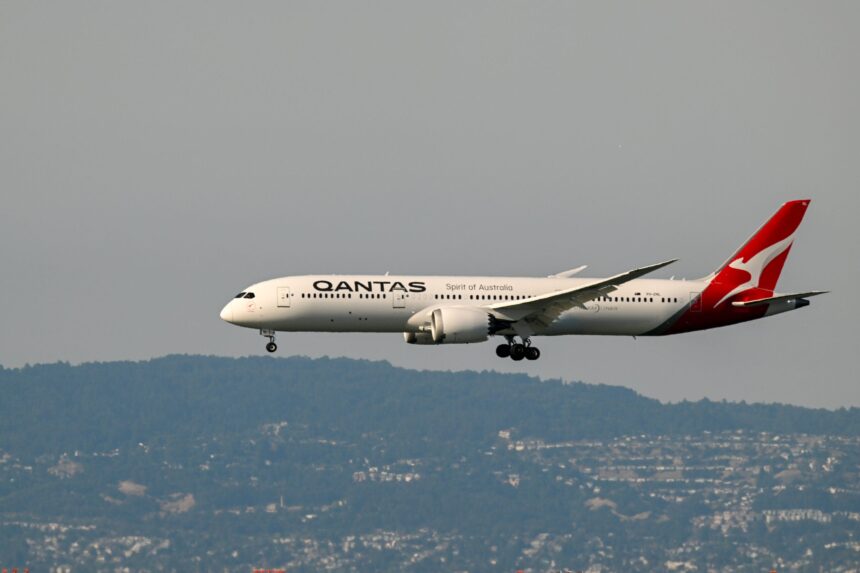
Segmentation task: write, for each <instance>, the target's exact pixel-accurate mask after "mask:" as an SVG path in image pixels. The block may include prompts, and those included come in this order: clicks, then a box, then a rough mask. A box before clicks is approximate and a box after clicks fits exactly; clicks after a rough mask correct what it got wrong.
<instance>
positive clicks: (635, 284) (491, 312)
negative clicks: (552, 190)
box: [221, 199, 828, 361]
mask: <svg viewBox="0 0 860 573" xmlns="http://www.w3.org/2000/svg"><path fill="white" fill-rule="evenodd" d="M809 203H810V200H809V199H801V200H795V201H789V202H787V203H785V204H783V205H782V206H781V207H780V208H779V209H778V210H777V212H776V213H775V214H774V215H773V216H772V217H771V218H770V219H768V221H767V222H766V223H765V224H764V225H763V226H762V227H761V228H760V229H759V230H758V231H756V232H755V233H754V234H753V235H752V237H750V238H749V240H747V242H746V243H744V244H743V245H742V246H741V247H740V248H739V249H738V250H737V251H736V252H735V253H734V254H733V255H732V256H731V257H729V258H728V259H727V260H726V261H725V262H724V263H723V264H722V265H721V266H720V267H719V268H718V269H717V270H715V271H714V272H712V273H711V274H709V275H708V276H706V277H703V278H701V279H698V280H675V279H674V278H672V279H651V278H649V279H643V278H640V277H643V276H644V275H646V274H648V273H651V272H653V271H656V270H658V269H661V268H663V267H665V266H666V265H669V264H671V263H673V262H675V261H676V260H677V259H671V260H668V261H664V262H660V263H656V264H653V265H648V266H644V267H640V268H637V269H633V270H630V271H627V272H624V273H620V274H617V275H614V276H611V277H609V278H581V277H579V273H580V272H581V271H583V270H584V269H585V268H586V267H585V266H581V267H578V268H575V269H571V270H569V271H565V272H561V273H558V274H554V275H550V276H548V277H491V276H389V275H388V274H385V275H307V276H288V277H283V278H277V279H272V280H266V281H263V282H259V283H255V284H253V285H251V286H249V287H248V288H246V289H244V290H242V292H240V293H239V294H237V295H236V296H235V297H234V298H233V299H232V300H231V301H230V302H228V303H227V304H226V306H224V308H223V310H222V311H221V318H222V319H223V320H225V321H227V322H229V323H231V324H235V325H238V326H243V327H247V328H253V329H257V330H259V331H260V334H261V335H263V336H264V337H266V338H268V339H269V342H268V344H266V350H268V351H269V352H275V350H277V345H276V344H275V332H402V333H403V338H404V340H405V341H406V342H407V343H410V344H421V345H436V344H469V343H476V342H484V341H486V340H488V339H489V338H490V337H491V336H499V337H502V338H503V339H504V340H505V342H504V343H502V344H499V345H498V346H497V347H496V355H497V356H499V357H500V358H511V359H513V360H516V361H519V360H523V359H526V360H537V359H538V358H540V350H539V349H538V348H537V347H536V346H534V345H533V344H532V338H533V337H535V336H559V335H564V334H596V335H617V336H634V337H636V336H661V335H669V334H679V333H683V332H691V331H696V330H704V329H708V328H716V327H720V326H728V325H731V324H737V323H740V322H746V321H749V320H755V319H759V318H764V317H767V316H772V315H775V314H780V313H783V312H787V311H790V310H795V309H798V308H803V307H805V306H808V305H809V300H807V299H809V298H810V297H812V296H816V295H819V294H824V293H826V292H828V291H815V290H812V291H805V292H794V293H789V294H783V293H778V292H775V290H774V289H775V288H776V283H777V280H778V279H779V275H780V272H781V271H782V268H783V265H784V264H785V261H786V258H787V257H788V253H789V251H790V250H791V246H792V244H793V243H794V236H795V232H796V231H797V228H798V226H799V225H800V222H801V220H802V219H803V216H804V214H805V213H806V209H807V207H808V206H809Z"/></svg>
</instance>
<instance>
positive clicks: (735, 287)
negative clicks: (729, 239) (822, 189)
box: [706, 199, 810, 307]
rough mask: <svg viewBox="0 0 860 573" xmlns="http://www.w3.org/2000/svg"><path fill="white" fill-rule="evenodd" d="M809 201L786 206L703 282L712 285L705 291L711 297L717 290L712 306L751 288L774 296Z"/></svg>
mask: <svg viewBox="0 0 860 573" xmlns="http://www.w3.org/2000/svg"><path fill="white" fill-rule="evenodd" d="M809 202H810V201H809V199H799V200H796V201H789V202H788V203H785V204H784V205H783V206H782V207H780V208H779V210H778V211H777V212H776V213H775V214H774V215H773V217H771V218H770V219H768V221H767V222H766V223H765V224H764V225H763V226H762V227H761V228H760V229H759V230H758V231H756V232H755V234H753V236H752V237H750V238H749V240H748V241H747V242H746V243H744V244H743V246H741V248H740V249H738V250H737V252H736V253H735V254H734V255H732V256H731V257H730V258H729V259H728V260H727V261H726V262H725V263H723V265H722V266H721V267H720V268H719V269H717V270H716V271H715V272H714V273H713V274H712V275H711V276H709V277H708V278H707V279H706V280H707V281H708V282H710V283H711V284H710V285H709V288H708V290H711V291H712V293H713V294H717V293H715V292H714V291H718V295H719V296H718V298H717V299H716V300H717V302H716V304H715V305H714V306H715V307H716V306H719V305H720V304H722V303H724V302H725V301H726V300H728V299H730V298H732V297H733V296H735V295H737V294H740V293H742V292H745V291H748V290H752V289H755V292H756V293H762V292H770V293H773V291H774V289H775V288H776V283H777V281H778V280H779V274H780V273H781V272H782V267H783V265H785V260H786V259H787V258H788V253H789V251H790V250H791V245H792V244H793V243H794V234H795V232H796V231H797V228H798V227H799V226H800V222H801V221H802V220H803V215H804V214H805V213H806V208H807V207H808V206H809Z"/></svg>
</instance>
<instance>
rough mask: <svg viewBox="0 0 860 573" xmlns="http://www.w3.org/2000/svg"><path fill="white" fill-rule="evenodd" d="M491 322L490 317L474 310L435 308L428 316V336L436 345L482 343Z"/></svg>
mask: <svg viewBox="0 0 860 573" xmlns="http://www.w3.org/2000/svg"><path fill="white" fill-rule="evenodd" d="M491 321H492V317H491V315H489V314H487V313H486V311H483V310H479V309H476V308H437V309H436V310H434V311H433V314H431V315H430V335H431V338H432V339H433V342H435V343H436V344H466V343H469V342H483V341H485V340H487V338H489V336H490V327H491Z"/></svg>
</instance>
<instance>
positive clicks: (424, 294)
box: [221, 275, 788, 336]
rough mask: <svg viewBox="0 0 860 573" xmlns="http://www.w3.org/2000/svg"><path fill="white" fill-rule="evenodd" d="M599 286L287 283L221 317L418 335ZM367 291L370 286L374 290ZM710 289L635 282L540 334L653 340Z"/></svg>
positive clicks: (573, 281) (506, 281)
mask: <svg viewBox="0 0 860 573" xmlns="http://www.w3.org/2000/svg"><path fill="white" fill-rule="evenodd" d="M595 280H597V279H589V278H578V277H577V278H535V277H466V276H450V277H444V276H388V275H385V276H379V275H361V276H358V275H356V276H340V275H311V276H293V277H283V278H279V279H273V280H268V281H264V282H260V283H257V284H254V285H252V286H250V287H248V288H247V289H246V290H245V291H243V292H253V293H254V295H255V298H253V299H245V298H235V299H233V300H232V301H230V302H229V303H228V304H227V306H226V307H224V310H223V311H222V314H221V318H223V319H225V320H227V321H229V322H232V323H233V324H236V325H239V326H246V327H249V328H258V329H264V330H266V329H268V330H276V331H283V332H380V333H382V332H414V333H419V332H422V330H421V328H422V326H423V325H424V324H425V322H426V321H427V320H429V319H428V316H429V315H430V313H432V311H433V310H434V309H436V308H443V307H469V308H474V309H481V310H484V311H486V312H492V309H491V308H490V305H492V304H494V303H499V302H506V301H513V300H528V299H529V298H531V297H534V296H537V295H541V294H545V293H548V292H555V291H561V290H565V289H570V288H573V287H576V286H580V285H586V284H589V283H591V282H594V281H595ZM356 285H358V286H357V287H356ZM365 285H370V287H371V290H369V291H368V290H367V289H366V288H365ZM392 285H396V286H395V288H398V287H399V286H400V285H402V286H403V288H405V289H406V290H399V288H398V290H388V289H390V288H391V286H392ZM410 285H412V286H410ZM418 285H420V286H418ZM338 286H340V290H337V287H338ZM705 286H706V284H705V283H703V282H701V281H684V280H665V279H664V280H661V279H638V280H634V281H631V282H629V283H626V284H624V285H623V286H621V287H620V288H619V289H618V290H616V291H613V292H612V293H610V294H609V295H607V296H606V297H602V298H601V299H598V300H593V301H589V302H586V303H585V304H584V306H585V308H579V307H575V308H572V309H570V310H567V311H565V312H563V313H562V314H561V315H560V316H559V317H558V319H556V320H555V321H554V322H553V323H551V324H550V325H548V326H546V327H536V329H535V330H534V333H533V334H534V335H538V336H544V335H550V336H551V335H562V334H607V335H627V336H642V335H647V334H649V333H652V332H653V331H655V329H657V328H659V327H660V325H661V324H663V323H665V322H666V321H668V320H670V319H671V318H672V317H673V316H674V315H675V314H677V313H678V312H680V311H683V310H684V309H685V308H688V307H690V306H691V304H692V303H693V302H694V301H695V300H696V298H697V297H698V296H699V295H700V294H701V292H702V291H703V290H704V288H705ZM351 289H356V290H351ZM410 289H411V290H410ZM422 289H423V290H422ZM279 293H280V296H279ZM516 297H520V298H516ZM786 310H788V308H786ZM501 333H502V332H500V333H499V334H501Z"/></svg>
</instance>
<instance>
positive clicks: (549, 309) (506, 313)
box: [486, 259, 678, 328]
mask: <svg viewBox="0 0 860 573" xmlns="http://www.w3.org/2000/svg"><path fill="white" fill-rule="evenodd" d="M677 260H678V259H672V260H670V261H664V262H662V263H657V264H656V265H649V266H647V267H641V268H638V269H633V270H632V271H627V272H626V273H621V274H619V275H615V276H613V277H609V278H608V279H600V280H597V281H594V282H592V283H588V284H585V285H580V286H578V287H574V288H570V289H565V290H559V291H555V292H549V293H546V294H542V295H539V296H535V297H532V298H529V299H526V300H518V301H513V302H510V301H509V302H500V303H497V304H492V305H489V306H487V307H486V308H490V309H492V310H495V311H497V312H498V313H499V314H500V315H501V317H502V318H505V319H507V320H511V321H520V320H522V321H525V322H526V323H528V324H529V325H534V326H538V327H542V328H545V327H547V326H549V325H550V324H551V323H552V322H553V321H554V320H555V319H557V318H558V317H559V315H561V313H563V312H565V311H566V310H570V309H571V308H585V303H586V302H588V301H590V300H594V299H596V298H598V297H601V296H604V295H606V294H607V293H610V292H612V291H614V290H615V289H617V288H618V285H621V284H624V283H626V282H628V281H632V280H633V279H636V278H639V277H641V276H642V275H646V274H648V273H650V272H652V271H656V270H657V269H660V268H663V267H665V266H666V265H670V264H672V263H674V262H675V261H677Z"/></svg>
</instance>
